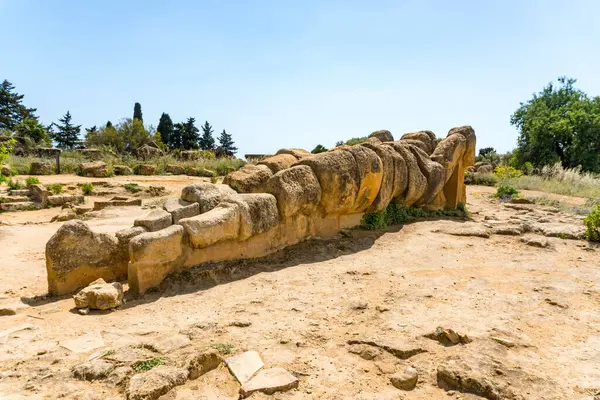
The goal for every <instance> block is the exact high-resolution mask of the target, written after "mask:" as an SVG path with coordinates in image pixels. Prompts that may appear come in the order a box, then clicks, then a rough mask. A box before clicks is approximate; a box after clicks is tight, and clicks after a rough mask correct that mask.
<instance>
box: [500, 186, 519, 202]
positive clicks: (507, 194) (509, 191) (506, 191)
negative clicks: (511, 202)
mask: <svg viewBox="0 0 600 400" xmlns="http://www.w3.org/2000/svg"><path fill="white" fill-rule="evenodd" d="M519 195H520V192H519V190H518V189H517V188H516V187H514V186H513V185H510V184H502V185H500V186H498V189H496V194H495V195H494V197H496V198H498V199H512V198H513V197H517V196H519Z"/></svg>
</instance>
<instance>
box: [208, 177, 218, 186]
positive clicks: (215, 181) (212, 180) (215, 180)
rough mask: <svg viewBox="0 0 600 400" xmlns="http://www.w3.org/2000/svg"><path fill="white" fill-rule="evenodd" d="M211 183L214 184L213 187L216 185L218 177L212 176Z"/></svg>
mask: <svg viewBox="0 0 600 400" xmlns="http://www.w3.org/2000/svg"><path fill="white" fill-rule="evenodd" d="M210 183H212V184H213V185H214V184H215V183H217V177H216V176H211V177H210Z"/></svg>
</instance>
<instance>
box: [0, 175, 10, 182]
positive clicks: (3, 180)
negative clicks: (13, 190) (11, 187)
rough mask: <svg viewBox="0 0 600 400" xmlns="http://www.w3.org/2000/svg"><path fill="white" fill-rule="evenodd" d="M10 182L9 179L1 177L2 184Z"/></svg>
mask: <svg viewBox="0 0 600 400" xmlns="http://www.w3.org/2000/svg"><path fill="white" fill-rule="evenodd" d="M6 182H8V178H7V177H5V176H4V175H0V183H6Z"/></svg>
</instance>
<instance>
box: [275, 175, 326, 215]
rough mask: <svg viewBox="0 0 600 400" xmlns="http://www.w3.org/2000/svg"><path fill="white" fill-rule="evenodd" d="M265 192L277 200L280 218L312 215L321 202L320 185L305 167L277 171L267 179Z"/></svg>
mask: <svg viewBox="0 0 600 400" xmlns="http://www.w3.org/2000/svg"><path fill="white" fill-rule="evenodd" d="M266 190H267V192H268V193H271V194H272V195H274V196H275V198H276V199H277V207H278V209H279V215H281V217H282V218H286V217H291V216H292V215H296V214H298V213H304V214H310V213H313V212H314V211H315V210H316V209H317V206H318V205H319V202H320V201H321V185H320V184H319V180H318V179H317V176H316V175H315V173H314V172H313V171H312V169H310V167H309V166H307V165H297V166H294V167H291V168H288V169H284V170H283V171H279V172H278V173H276V174H275V175H273V177H271V179H269V181H268V182H267V186H266Z"/></svg>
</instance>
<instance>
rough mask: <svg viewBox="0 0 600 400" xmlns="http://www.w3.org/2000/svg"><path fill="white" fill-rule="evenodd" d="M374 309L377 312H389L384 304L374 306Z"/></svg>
mask: <svg viewBox="0 0 600 400" xmlns="http://www.w3.org/2000/svg"><path fill="white" fill-rule="evenodd" d="M375 309H376V310H377V311H379V312H386V311H390V308H389V307H388V306H386V305H384V304H379V305H377V306H375Z"/></svg>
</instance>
